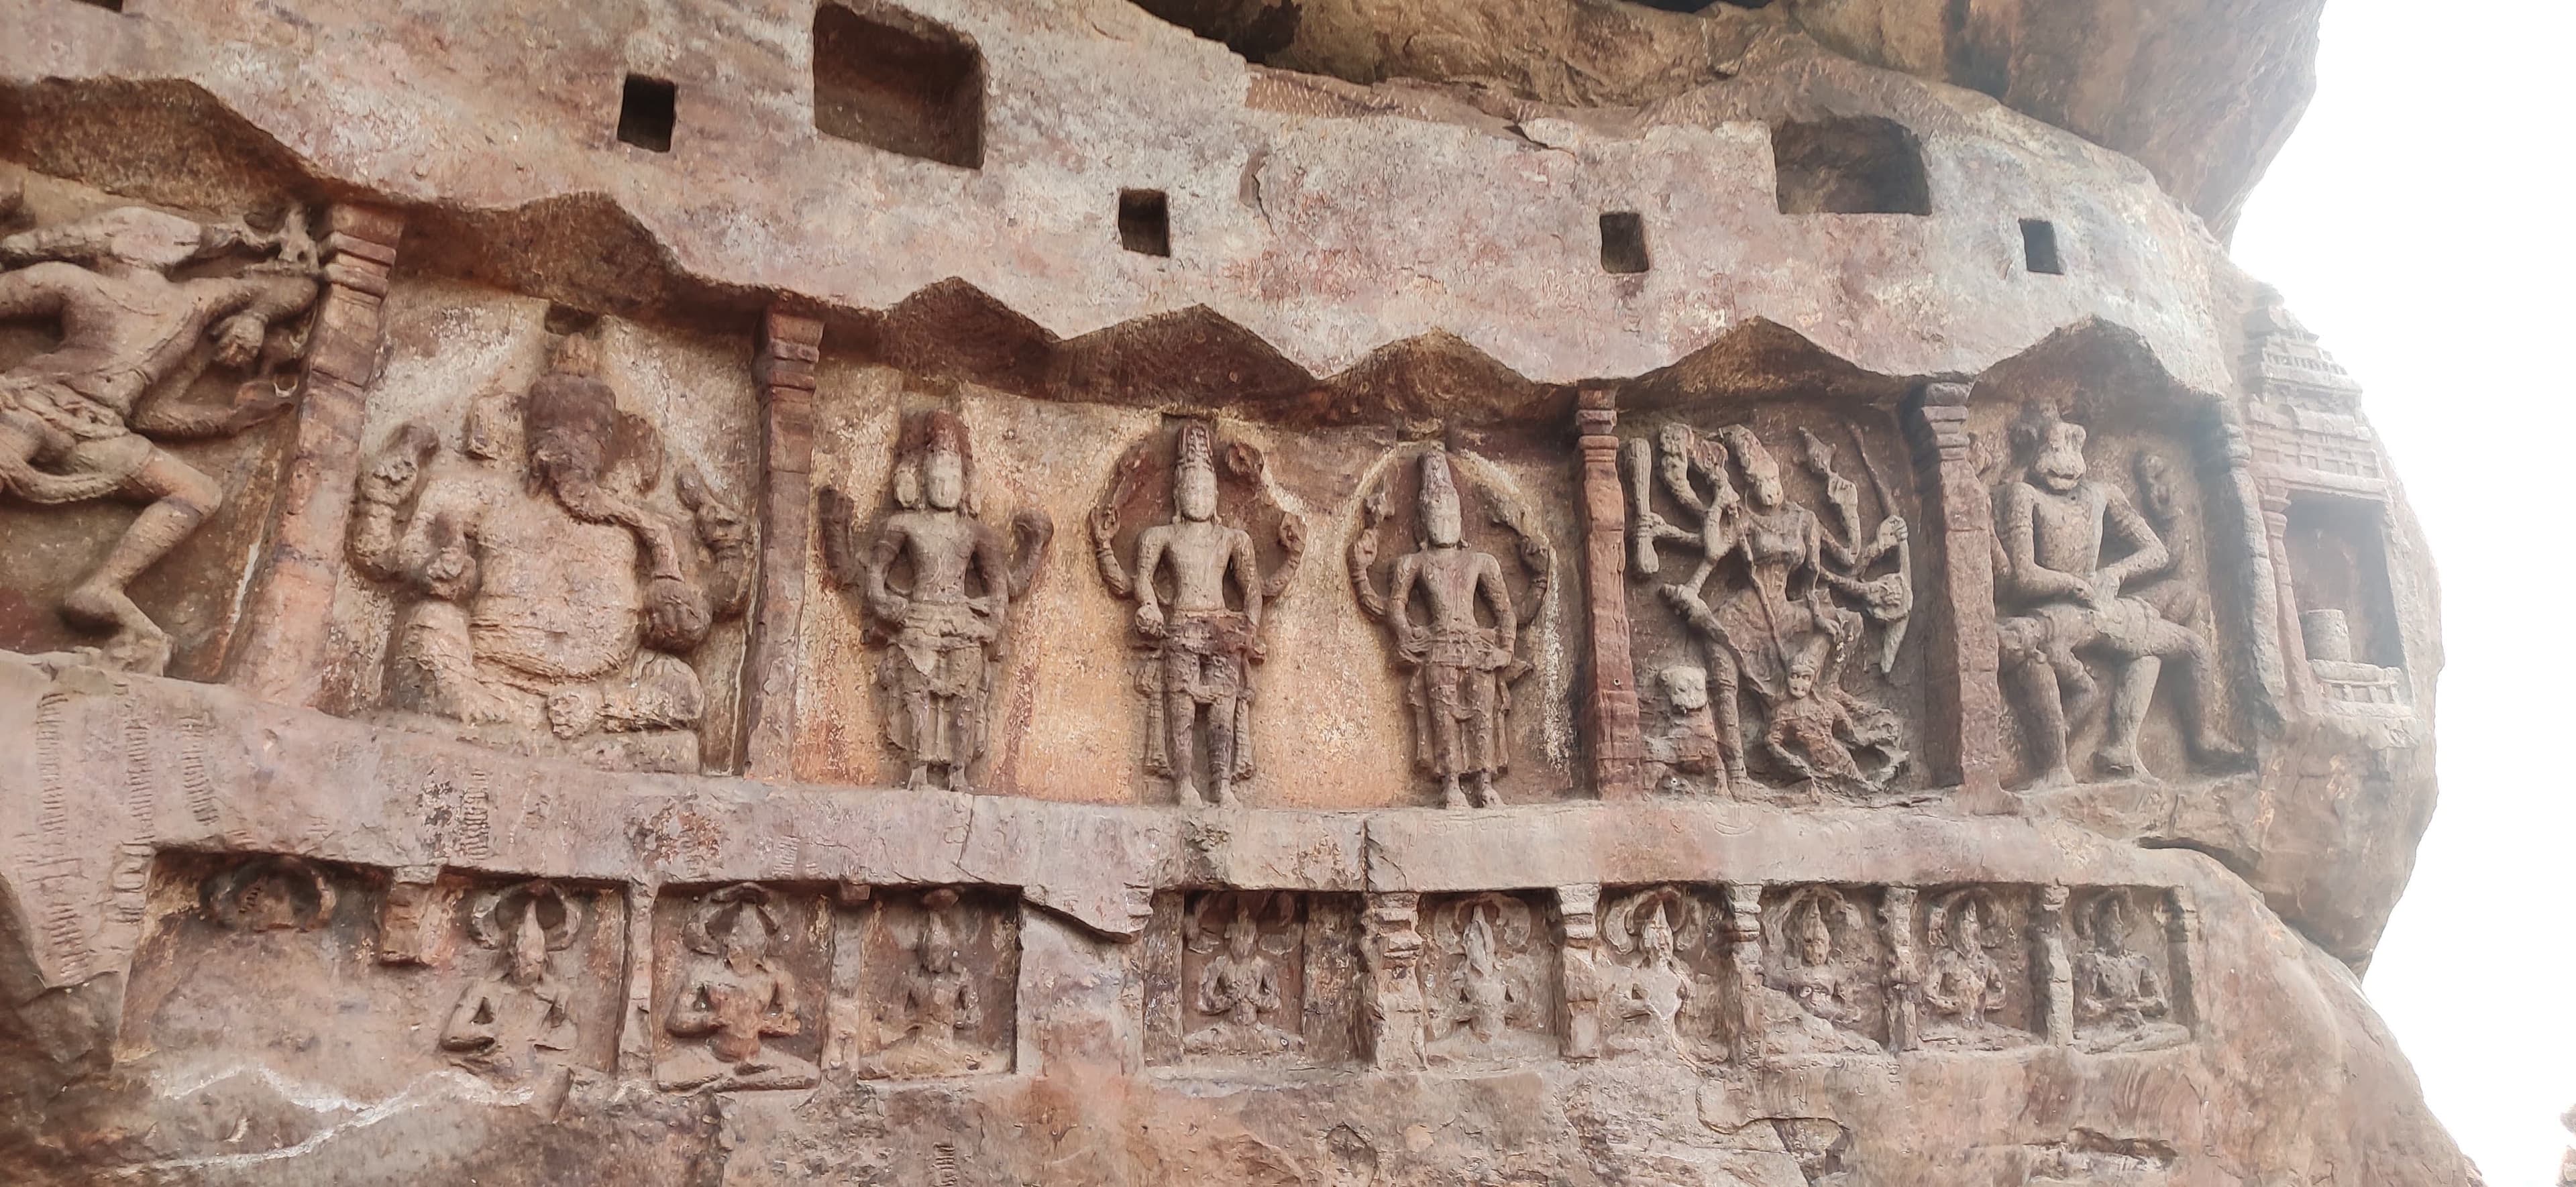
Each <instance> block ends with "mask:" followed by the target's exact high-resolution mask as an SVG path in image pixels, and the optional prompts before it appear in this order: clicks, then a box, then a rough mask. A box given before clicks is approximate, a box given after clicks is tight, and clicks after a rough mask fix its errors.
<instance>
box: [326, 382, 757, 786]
mask: <svg viewBox="0 0 2576 1187" xmlns="http://www.w3.org/2000/svg"><path fill="white" fill-rule="evenodd" d="M598 369H599V357H598V348H597V345H596V344H595V343H594V342H592V340H591V339H590V338H589V337H587V336H585V335H579V334H575V335H570V336H567V337H565V338H564V339H563V340H562V341H561V342H559V343H558V344H557V345H556V346H555V349H554V359H553V364H552V367H551V369H550V370H549V371H548V373H547V374H546V375H545V376H544V377H542V378H540V379H538V380H537V381H536V382H535V383H534V384H533V385H531V386H530V387H529V388H528V391H527V394H526V396H525V397H524V398H523V399H519V400H515V401H512V400H508V399H507V398H506V397H503V398H502V399H499V400H494V399H492V398H489V397H486V398H484V399H478V400H477V401H476V402H475V407H474V408H473V410H472V412H471V413H470V414H469V416H468V418H467V425H466V432H465V449H464V454H465V456H464V457H462V458H450V459H439V460H440V461H442V462H443V463H444V464H440V465H433V464H432V461H433V459H434V458H437V455H438V454H439V453H440V446H439V442H438V436H437V434H436V433H434V432H432V431H431V430H430V429H429V427H428V426H426V425H423V424H421V423H419V422H412V423H410V424H406V425H404V426H403V427H402V428H401V429H400V430H398V431H397V432H396V433H395V434H394V436H393V438H392V440H391V441H390V442H389V443H388V444H387V445H386V447H385V449H384V450H383V451H382V452H380V453H379V454H378V455H377V456H376V458H375V459H374V460H373V462H371V463H370V465H369V467H368V469H367V470H366V472H365V473H363V474H361V475H360V477H359V480H358V499H357V505H356V507H355V509H354V510H353V512H352V514H351V516H350V521H349V555H350V559H351V560H352V561H354V562H355V563H356V565H357V567H358V569H359V571H360V572H363V573H365V574H367V575H368V576H370V577H374V578H376V579H378V580H381V581H386V582H390V583H393V584H396V585H398V586H403V587H407V588H408V590H409V591H410V592H412V593H413V594H415V595H416V596H417V598H418V600H417V601H416V602H414V603H413V604H412V605H411V606H410V608H409V611H408V613H407V615H406V617H405V619H404V621H403V623H402V625H401V626H400V627H398V628H397V637H396V639H395V640H394V646H393V652H394V657H393V664H392V669H391V671H390V673H389V675H388V678H387V681H386V682H387V684H388V685H389V687H390V690H391V699H392V702H393V704H394V705H395V706H396V707H398V708H403V709H411V710H417V711H420V712H424V713H429V714H433V715H436V716H439V717H445V718H451V719H454V720H458V721H462V722H465V723H468V724H470V725H502V726H515V727H519V728H521V729H523V730H525V731H528V733H529V734H530V735H532V736H533V735H535V734H541V733H544V732H546V731H549V730H550V731H551V732H552V733H553V734H554V736H555V737H557V738H560V739H566V740H570V739H578V738H582V737H585V736H588V735H591V734H593V733H597V732H602V731H607V732H637V731H659V732H661V733H666V734H669V733H677V734H679V735H681V736H682V737H684V738H685V745H684V746H683V747H682V749H684V750H685V751H686V753H685V754H682V755H676V756H670V757H667V758H665V759H662V760H659V761H661V762H664V763H666V764H667V765H670V766H673V767H681V768H685V769H689V770H695V769H696V744H695V735H694V734H693V733H688V732H687V731H691V730H693V729H694V728H695V726H696V725H697V723H698V720H699V719H700V717H702V716H703V715H704V714H705V712H706V695H705V693H704V691H703V689H702V687H701V685H700V683H699V680H698V674H697V672H696V671H695V670H694V669H692V668H691V667H690V666H689V664H688V662H687V661H686V660H685V659H684V658H682V657H683V656H685V655H687V654H688V653H689V652H692V651H694V650H696V649H697V647H698V645H699V644H700V643H701V642H703V641H704V640H705V639H706V637H707V632H708V630H709V628H710V627H711V626H712V625H713V623H714V622H715V620H716V619H718V618H724V617H730V616H733V615H737V614H740V613H741V612H742V609H743V606H744V605H745V603H746V602H747V601H748V600H749V597H750V592H751V565H752V555H751V552H752V549H751V533H750V529H749V527H748V525H746V524H745V523H744V522H743V520H742V517H741V516H740V515H739V514H738V513H736V512H735V511H734V510H733V509H732V508H730V507H728V506H726V505H725V504H724V503H722V502H721V501H719V500H718V499H717V498H716V497H715V496H714V494H713V493H712V492H711V491H709V489H708V488H707V485H706V483H705V482H704V481H703V480H702V479H701V478H699V477H698V475H697V472H696V471H695V470H694V469H693V468H690V467H688V466H685V465H683V466H682V467H681V468H680V470H679V474H678V481H677V483H676V486H677V488H678V490H677V494H678V498H679V501H680V504H681V507H682V508H683V509H684V510H683V511H682V512H681V513H679V514H672V513H666V512H664V511H663V510H660V509H658V508H656V507H654V506H652V505H651V504H650V503H648V502H647V496H649V495H650V494H651V493H652V492H653V491H654V489H655V488H656V487H657V486H658V485H659V484H660V481H661V474H662V464H663V448H662V443H661V439H660V435H659V434H658V433H657V432H655V431H654V429H653V428H652V426H651V425H650V424H649V423H647V422H646V421H644V420H643V418H641V417H638V416H634V415H632V414H629V413H625V412H622V411H620V410H619V409H618V407H617V397H616V394H615V393H614V392H612V391H611V390H610V389H609V387H608V385H607V384H606V383H603V382H601V381H600V379H599V378H598ZM682 515H685V516H686V517H687V518H688V519H689V520H691V521H693V522H694V528H695V531H694V533H693V535H694V539H693V538H691V536H692V533H685V532H684V530H683V529H682V528H681V527H680V526H679V524H677V523H675V522H674V521H675V520H677V519H679V518H681V516H682Z"/></svg>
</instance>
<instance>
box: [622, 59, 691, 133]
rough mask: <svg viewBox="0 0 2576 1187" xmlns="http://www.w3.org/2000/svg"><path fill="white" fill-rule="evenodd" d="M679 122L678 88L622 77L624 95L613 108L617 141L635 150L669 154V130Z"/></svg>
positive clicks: (655, 80)
mask: <svg viewBox="0 0 2576 1187" xmlns="http://www.w3.org/2000/svg"><path fill="white" fill-rule="evenodd" d="M679 122H680V84H678V83H675V82H664V81H662V80H661V79H658V78H646V77H644V76H643V75H641V74H629V75H627V76H626V94H625V97H624V98H623V99H621V100H620V101H619V102H618V104H617V138H618V139H619V140H620V141H623V142H624V143H627V144H632V145H634V146H635V147H637V148H649V149H652V150H653V151H654V152H669V151H671V130H672V129H673V128H674V127H676V126H677V125H678V124H679Z"/></svg>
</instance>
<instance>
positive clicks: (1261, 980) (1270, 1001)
mask: <svg viewBox="0 0 2576 1187" xmlns="http://www.w3.org/2000/svg"><path fill="white" fill-rule="evenodd" d="M1198 1007H1199V1013H1201V1014H1206V1015H1210V1016H1223V1017H1224V1018H1226V1019H1227V1020H1228V1021H1230V1022H1232V1023H1234V1024H1235V1025H1237V1026H1251V1025H1253V1024H1254V1023H1257V1022H1259V1021H1260V1020H1261V1015H1263V1014H1266V1013H1269V1012H1270V1011H1273V1010H1276V1009H1278V1008H1279V976H1278V974H1277V973H1274V972H1272V971H1271V968H1270V962H1269V961H1268V960H1267V959H1264V958H1263V957H1261V956H1260V955H1258V954H1250V955H1243V956H1237V955H1236V954H1234V953H1232V952H1219V953H1218V954H1217V955H1216V956H1215V957H1214V958H1213V959H1211V960H1209V961H1208V964H1207V969H1206V970H1205V971H1204V972H1202V973H1200V974H1199V1001H1198Z"/></svg>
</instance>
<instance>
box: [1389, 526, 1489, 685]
mask: <svg viewBox="0 0 2576 1187" xmlns="http://www.w3.org/2000/svg"><path fill="white" fill-rule="evenodd" d="M1416 585H1418V586H1419V587H1420V589H1421V590H1422V595H1423V601H1424V603H1425V604H1426V605H1428V606H1429V608H1430V611H1431V617H1430V621H1429V622H1427V623H1425V624H1424V629H1426V630H1427V631H1428V632H1429V633H1430V640H1429V642H1430V651H1429V656H1428V659H1429V661H1430V662H1432V663H1450V664H1464V665H1467V666H1471V667H1489V666H1492V665H1493V662H1494V661H1495V660H1496V659H1497V658H1500V659H1505V660H1507V659H1508V658H1509V652H1508V651H1506V652H1504V653H1503V655H1502V656H1500V657H1496V656H1491V655H1488V654H1486V653H1487V652H1489V651H1492V650H1493V649H1494V648H1495V646H1496V644H1495V643H1494V642H1493V641H1494V640H1495V639H1496V638H1497V637H1500V636H1501V634H1502V631H1503V630H1505V629H1507V628H1508V627H1510V626H1511V625H1512V608H1511V598H1510V595H1509V594H1508V593H1506V592H1505V591H1504V588H1503V567H1502V562H1500V561H1497V560H1495V559H1494V555H1493V554H1492V553H1490V552H1479V551H1476V550H1475V549H1472V548H1468V547H1466V546H1465V545H1452V546H1450V547H1446V548H1441V547H1432V548H1425V549H1423V550H1422V551H1420V552H1416V553H1413V554H1411V555H1409V556H1406V557H1404V558H1403V559H1402V560H1400V561H1398V562H1397V568H1396V586H1395V587H1396V590H1397V592H1398V593H1399V594H1402V593H1405V592H1408V591H1409V588H1410V587H1413V586H1416ZM1479 598H1482V599H1483V600H1484V602H1485V604H1486V606H1487V610H1488V613H1491V614H1494V615H1495V616H1496V623H1497V625H1496V626H1494V627H1487V626H1484V625H1482V624H1481V623H1479V622H1478V621H1477V619H1476V609H1477V605H1478V600H1479ZM1409 600H1410V599H1396V598H1391V599H1389V601H1388V604H1387V605H1388V609H1389V610H1390V611H1392V612H1393V613H1394V614H1395V615H1396V620H1397V622H1398V623H1399V624H1401V625H1400V626H1399V629H1406V628H1410V627H1411V626H1412V623H1411V622H1410V621H1409V620H1408V619H1407V618H1406V617H1405V615H1406V612H1407V611H1408V610H1410V609H1411V607H1410V606H1409V605H1407V602H1408V601H1409Z"/></svg>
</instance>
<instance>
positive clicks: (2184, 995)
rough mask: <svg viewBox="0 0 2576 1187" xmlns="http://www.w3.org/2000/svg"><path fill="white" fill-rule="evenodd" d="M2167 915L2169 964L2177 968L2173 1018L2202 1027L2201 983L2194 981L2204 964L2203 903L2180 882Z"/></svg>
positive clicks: (2173, 892)
mask: <svg viewBox="0 0 2576 1187" xmlns="http://www.w3.org/2000/svg"><path fill="white" fill-rule="evenodd" d="M2168 893H2169V894H2170V895H2171V897H2170V898H2169V899H2168V900H2167V907H2168V909H2169V910H2170V911H2171V914H2169V915H2167V916H2166V917H2165V942H2166V944H2167V945H2169V947H2170V951H2169V954H2168V967H2170V968H2171V969H2172V970H2173V975H2172V979H2173V1019H2174V1021H2176V1022H2179V1023H2181V1024H2183V1025H2184V1026H2186V1027H2189V1028H2190V1029H2191V1030H2193V1031H2194V1032H2197V1031H2198V1030H2199V1029H2200V987H2199V986H2198V985H2197V984H2195V983H2194V981H2195V979H2196V976H2197V972H2198V970H2199V968H2200V961H2201V954H2200V904H2198V903H2196V902H2194V901H2192V897H2191V891H2190V890H2189V889H2188V888H2185V887H2181V886H2177V887H2174V888H2173V890H2171V891H2170V892H2168Z"/></svg>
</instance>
